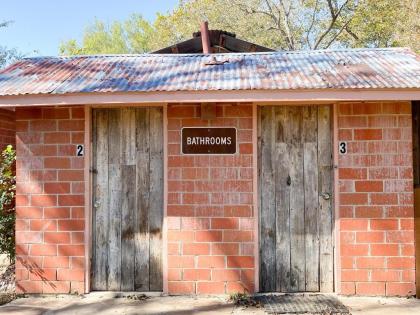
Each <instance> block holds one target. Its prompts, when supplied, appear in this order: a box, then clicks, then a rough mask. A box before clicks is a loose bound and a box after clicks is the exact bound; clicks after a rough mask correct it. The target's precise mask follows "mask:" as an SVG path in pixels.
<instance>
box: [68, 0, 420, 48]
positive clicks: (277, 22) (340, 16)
mask: <svg viewBox="0 0 420 315" xmlns="http://www.w3.org/2000/svg"><path fill="white" fill-rule="evenodd" d="M204 20H207V21H209V25H210V28H211V29H222V30H226V31H229V32H233V33H235V34H236V35H237V36H238V37H239V38H242V39H244V40H248V41H250V42H254V43H256V44H259V45H263V46H266V47H270V48H273V49H277V50H299V49H323V48H324V49H325V48H332V47H334V48H344V47H392V46H408V47H411V48H412V49H413V50H414V51H419V50H420V46H419V45H420V38H419V36H420V27H419V21H420V14H419V0H393V1H391V0H305V1H295V0H180V2H179V4H178V6H177V7H176V8H175V9H174V10H173V11H171V12H168V13H165V14H158V15H157V17H156V19H155V20H154V21H153V22H149V21H147V20H145V19H144V18H143V17H142V16H141V15H138V14H134V15H132V16H131V17H130V18H129V19H128V20H127V21H124V22H113V23H112V24H111V25H106V24H104V23H103V22H101V21H95V23H94V24H93V25H91V26H89V27H88V28H87V29H86V31H85V34H84V37H83V41H82V43H80V44H79V43H77V42H76V41H75V40H70V41H68V42H65V43H63V44H62V45H61V47H60V52H61V53H62V54H68V55H74V54H102V53H143V52H149V51H153V50H157V49H159V48H163V47H166V46H169V45H172V44H175V43H177V42H179V41H182V40H185V39H188V38H190V37H191V36H192V33H193V32H196V31H198V30H199V25H200V22H202V21H204Z"/></svg>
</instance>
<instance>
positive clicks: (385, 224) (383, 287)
mask: <svg viewBox="0 0 420 315" xmlns="http://www.w3.org/2000/svg"><path fill="white" fill-rule="evenodd" d="M339 140H340V141H347V144H348V154H347V155H341V156H340V157H339V190H340V209H339V211H340V231H341V232H340V233H341V235H340V242H341V282H342V283H341V292H342V293H343V294H358V295H410V294H414V293H415V286H414V277H415V275H414V273H415V270H414V268H415V258H414V231H413V217H414V210H413V180H412V139H411V106H410V104H409V103H357V104H341V105H340V106H339Z"/></svg>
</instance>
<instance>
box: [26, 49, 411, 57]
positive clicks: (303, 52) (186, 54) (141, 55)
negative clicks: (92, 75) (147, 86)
mask: <svg viewBox="0 0 420 315" xmlns="http://www.w3.org/2000/svg"><path fill="white" fill-rule="evenodd" d="M344 51H409V52H411V53H413V54H415V53H414V51H413V50H412V49H411V48H410V47H378V48H366V47H365V48H337V49H316V50H283V51H280V50H273V51H259V52H231V53H218V54H216V55H217V56H222V55H228V56H232V55H251V54H252V55H266V54H316V53H325V52H332V53H334V52H344ZM203 55H214V54H203V53H197V54H194V53H181V54H176V56H195V57H197V56H203ZM150 56H154V57H159V56H174V54H160V53H157V54H155V53H152V52H150V53H141V54H93V55H61V56H35V57H24V58H22V59H20V60H36V59H45V58H55V59H73V58H112V57H124V58H127V57H133V58H138V57H150Z"/></svg>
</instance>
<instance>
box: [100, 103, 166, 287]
mask: <svg viewBox="0 0 420 315" xmlns="http://www.w3.org/2000/svg"><path fill="white" fill-rule="evenodd" d="M162 122H163V117H162V109H161V108H154V107H150V108H134V107H131V108H120V109H95V110H94V111H93V126H94V127H93V139H94V141H93V150H94V169H95V170H96V171H95V172H94V176H93V177H94V188H95V189H94V197H93V200H94V202H95V201H96V205H97V207H96V208H95V209H96V210H95V211H94V215H93V225H94V227H93V234H94V235H93V244H94V245H93V248H94V252H93V259H92V262H93V263H92V289H93V290H110V291H120V290H121V291H134V290H137V291H161V290H162V223H163V141H162V139H163V125H162Z"/></svg>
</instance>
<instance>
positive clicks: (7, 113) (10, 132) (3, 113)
mask: <svg viewBox="0 0 420 315" xmlns="http://www.w3.org/2000/svg"><path fill="white" fill-rule="evenodd" d="M15 132H16V131H15V112H14V111H11V110H7V109H0V151H3V150H4V148H5V147H6V146H7V145H9V144H11V145H13V147H14V146H15V143H16V140H15Z"/></svg>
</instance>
